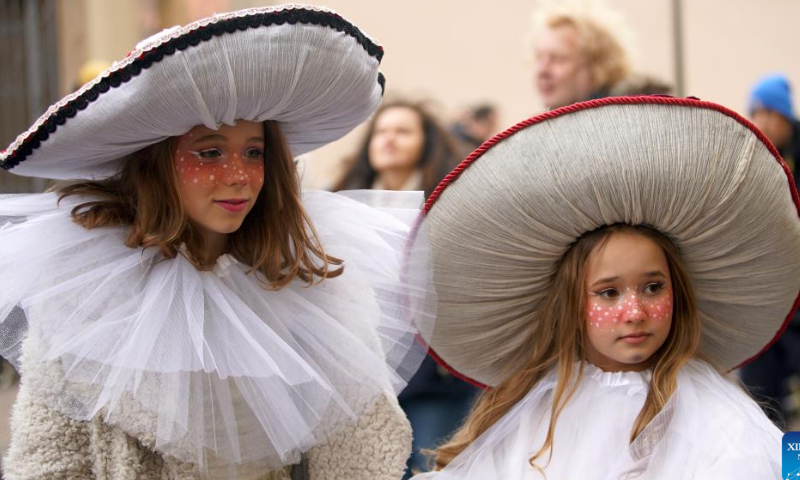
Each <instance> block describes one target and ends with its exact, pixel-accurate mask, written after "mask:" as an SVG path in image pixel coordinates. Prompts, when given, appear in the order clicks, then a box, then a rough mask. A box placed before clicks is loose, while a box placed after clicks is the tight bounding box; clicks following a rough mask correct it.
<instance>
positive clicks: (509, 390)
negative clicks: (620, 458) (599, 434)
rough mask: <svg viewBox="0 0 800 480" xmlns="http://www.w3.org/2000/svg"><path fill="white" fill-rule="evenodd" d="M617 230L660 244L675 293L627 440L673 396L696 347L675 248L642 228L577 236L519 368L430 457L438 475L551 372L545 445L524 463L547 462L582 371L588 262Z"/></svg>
mask: <svg viewBox="0 0 800 480" xmlns="http://www.w3.org/2000/svg"><path fill="white" fill-rule="evenodd" d="M620 232H632V233H636V234H639V235H642V236H644V237H646V238H648V239H650V240H651V241H653V242H655V243H656V244H657V245H658V246H659V247H661V249H662V250H663V252H664V255H665V256H666V259H667V263H668V265H669V271H670V276H671V279H672V289H673V295H674V309H673V314H672V315H673V316H672V328H671V329H670V332H669V335H668V337H667V339H666V341H665V342H664V345H662V346H661V348H660V349H659V350H658V351H657V352H656V353H655V354H653V356H652V357H651V359H650V364H651V367H652V369H653V375H652V379H651V381H650V388H649V391H648V394H647V399H646V400H645V403H644V406H643V407H642V410H641V411H640V412H639V415H638V416H637V418H636V421H635V422H634V425H633V429H632V430H631V435H630V441H631V442H633V440H634V439H635V438H636V437H637V436H638V435H639V434H640V433H641V432H642V430H644V428H645V427H646V426H647V425H648V423H650V421H651V420H652V419H653V418H654V417H655V416H656V415H657V414H658V413H659V412H660V411H661V409H662V408H663V407H664V405H666V403H667V400H669V398H670V396H671V395H672V393H673V392H674V391H675V387H676V384H677V376H678V373H679V372H680V370H681V368H682V367H683V365H684V364H686V362H688V361H689V360H690V359H691V358H693V357H695V356H696V355H697V350H698V347H699V345H700V334H701V325H700V319H699V316H698V314H697V307H696V305H695V297H694V290H693V288H692V285H691V282H690V279H689V275H688V273H687V271H686V267H685V266H684V262H683V260H682V258H681V255H680V252H679V251H678V248H677V247H676V246H675V244H674V243H673V242H672V241H671V240H670V239H669V238H667V237H666V236H665V235H663V234H662V233H660V232H658V231H656V230H654V229H652V228H649V227H646V226H630V225H613V226H610V227H603V228H601V229H598V230H595V231H592V232H590V233H587V234H585V235H583V236H582V237H581V238H579V239H578V240H577V241H576V242H575V243H574V244H573V245H572V246H571V247H570V249H569V250H568V251H567V253H566V254H564V256H563V257H562V259H561V262H560V263H559V265H558V266H557V267H556V271H555V272H554V273H553V275H552V277H551V279H550V282H549V290H548V295H547V298H546V300H545V302H544V304H543V306H542V308H541V310H540V311H539V312H538V313H537V319H536V321H534V322H532V323H531V325H530V331H529V333H528V341H527V342H526V344H525V345H526V347H527V348H525V349H520V351H519V353H518V355H519V357H520V358H519V360H520V361H521V362H520V363H516V362H510V363H512V364H517V365H519V364H521V363H523V364H524V365H526V366H525V367H523V368H521V369H520V370H518V371H516V372H512V373H511V374H510V376H508V377H507V378H506V380H504V381H503V382H502V383H501V384H500V385H498V386H497V387H495V388H492V389H490V390H487V391H485V392H484V393H483V394H482V395H481V397H480V398H479V399H478V401H477V403H476V404H475V406H474V407H473V409H472V411H471V412H470V414H469V416H468V417H467V419H466V421H465V423H464V425H463V426H462V427H461V428H460V429H459V430H458V431H457V432H456V433H455V434H454V435H453V437H452V438H451V439H450V441H449V442H448V443H446V444H445V445H442V446H441V447H439V448H438V449H436V450H435V451H434V452H433V453H434V455H435V466H436V469H437V470H438V469H442V468H444V467H445V466H446V465H447V464H448V463H450V462H451V461H452V460H453V458H455V457H456V456H457V455H458V454H459V453H461V452H462V451H463V450H464V449H465V448H467V446H469V445H470V444H471V443H472V442H474V441H475V440H476V439H477V438H478V437H479V436H480V435H481V434H483V433H484V432H485V431H486V430H487V429H489V427H491V426H492V425H494V424H495V423H496V422H497V421H498V420H500V418H502V417H503V415H505V414H506V413H507V412H508V411H509V410H510V409H511V408H512V407H513V406H514V405H515V404H516V403H517V402H519V401H520V400H522V398H523V397H525V395H526V394H527V393H528V392H529V391H530V390H531V389H533V388H534V387H535V386H536V385H537V384H538V383H539V382H540V381H541V380H542V379H543V378H544V377H545V376H546V375H547V374H548V373H549V372H550V371H551V370H553V369H555V370H556V372H557V378H558V380H557V383H556V386H555V390H554V393H553V406H552V409H551V411H550V426H549V428H548V431H547V436H546V438H545V442H544V445H542V446H541V448H539V450H538V451H537V452H536V453H535V454H534V455H533V456H532V457H531V458H530V459H529V461H530V463H531V465H532V466H533V467H534V468H537V469H540V468H541V467H540V466H539V465H538V463H537V462H538V461H539V460H540V459H541V458H542V457H543V455H544V454H545V453H546V452H547V451H548V450H550V455H549V456H548V461H549V458H550V457H552V453H553V452H552V446H553V434H554V431H555V426H556V421H557V420H558V417H559V415H560V413H561V411H562V410H563V409H564V406H565V405H566V404H567V402H569V399H570V397H571V396H572V394H573V393H574V392H575V390H576V388H577V383H575V382H573V383H572V384H570V379H571V378H578V379H580V376H581V374H582V364H580V365H581V366H580V367H578V372H577V376H573V375H574V374H575V373H576V372H574V371H573V370H574V365H575V361H576V360H578V359H581V360H585V359H586V342H587V341H588V340H587V336H586V322H585V320H584V319H585V310H586V298H587V292H586V286H585V279H586V269H587V265H588V261H589V257H590V255H591V254H592V253H593V252H595V251H597V250H598V249H600V248H602V247H603V245H605V243H606V242H607V241H608V239H609V238H610V237H611V235H613V234H615V233H620ZM515 360H516V359H515Z"/></svg>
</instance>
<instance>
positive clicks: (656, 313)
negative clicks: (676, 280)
mask: <svg viewBox="0 0 800 480" xmlns="http://www.w3.org/2000/svg"><path fill="white" fill-rule="evenodd" d="M644 308H645V313H647V318H648V319H650V320H656V321H660V320H667V319H670V318H672V309H673V303H672V293H671V292H670V294H669V295H668V296H665V297H664V298H661V299H658V300H655V301H652V302H649V303H647V304H646V305H645V307H644Z"/></svg>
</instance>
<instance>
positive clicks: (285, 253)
mask: <svg viewBox="0 0 800 480" xmlns="http://www.w3.org/2000/svg"><path fill="white" fill-rule="evenodd" d="M263 125H264V143H265V152H267V154H266V157H267V158H266V160H265V164H264V186H263V187H262V189H261V191H260V192H259V194H258V198H257V200H256V203H255V205H254V206H253V209H252V210H251V211H250V213H248V215H247V216H246V217H245V219H244V222H243V223H242V226H241V227H240V228H239V229H238V230H237V231H236V232H234V233H231V234H230V236H229V247H230V253H231V254H232V255H233V256H234V257H235V258H236V259H237V260H239V261H240V262H242V263H244V264H246V265H249V266H250V267H251V272H259V274H260V275H258V277H259V280H260V281H261V282H262V283H263V284H264V285H265V287H268V288H273V289H279V288H281V287H283V286H285V285H287V284H289V283H290V282H292V281H293V280H294V279H295V278H299V279H301V280H303V281H304V282H306V283H309V284H311V283H313V282H314V281H315V277H317V278H318V279H323V278H329V277H336V276H338V275H340V274H341V273H342V268H343V267H338V268H334V269H332V268H331V266H338V265H341V264H342V261H341V260H339V259H337V258H335V257H331V256H328V255H326V254H325V250H324V249H323V247H322V244H321V243H320V241H319V238H318V236H317V234H316V231H315V230H314V226H313V225H312V223H311V220H310V218H309V217H308V215H307V214H306V212H305V210H304V209H303V205H302V202H301V198H300V195H301V194H300V180H299V178H298V175H297V170H296V168H295V163H294V159H293V158H292V155H291V151H290V150H289V146H288V144H287V143H286V140H285V138H284V136H283V134H282V133H281V130H280V127H279V126H278V124H277V123H276V122H273V121H266V122H264V123H263ZM175 148H176V139H175V138H174V137H172V138H168V139H166V140H164V141H162V142H159V143H156V144H154V145H151V146H148V147H145V148H144V149H142V150H139V151H137V152H135V153H133V154H131V155H129V156H128V158H126V159H124V161H123V165H122V168H121V170H120V171H119V173H118V174H117V175H115V176H114V177H112V178H109V179H107V180H101V181H77V182H69V183H65V184H61V185H58V186H56V187H55V190H56V191H57V192H58V193H59V194H60V199H64V198H66V197H70V196H81V197H87V201H85V202H83V203H81V204H80V205H78V206H76V207H75V208H73V210H72V217H73V219H74V220H75V222H77V223H78V224H80V225H82V226H83V227H85V228H87V229H92V228H101V227H113V226H125V225H127V226H129V228H128V234H127V237H126V239H125V245H127V246H128V247H131V248H137V247H145V248H148V247H154V248H157V249H159V251H160V252H161V253H162V254H163V255H164V256H165V257H167V258H174V257H175V256H176V255H178V253H179V252H180V247H181V245H182V244H185V245H186V248H187V250H188V253H189V255H187V258H188V259H189V261H191V262H192V263H193V264H194V265H195V267H197V268H198V269H201V270H209V269H211V268H213V267H214V262H215V260H216V259H211V260H209V259H207V258H206V256H205V255H204V254H203V252H204V251H206V246H205V245H204V242H203V237H202V235H200V232H199V230H198V229H197V228H196V227H195V226H194V225H193V224H192V222H191V221H190V220H189V218H188V217H187V215H186V213H185V212H184V210H183V208H182V206H181V200H180V196H179V194H178V187H177V177H176V172H175V167H174V164H173V161H172V156H173V153H174V152H175Z"/></svg>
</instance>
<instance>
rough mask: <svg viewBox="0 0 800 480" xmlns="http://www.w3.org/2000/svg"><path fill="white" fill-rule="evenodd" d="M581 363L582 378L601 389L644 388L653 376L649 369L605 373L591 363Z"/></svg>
mask: <svg viewBox="0 0 800 480" xmlns="http://www.w3.org/2000/svg"><path fill="white" fill-rule="evenodd" d="M582 363H583V376H584V378H587V379H591V380H593V381H595V382H597V384H599V385H600V386H601V387H621V386H644V387H646V386H647V385H649V383H650V379H651V378H652V376H653V372H652V370H650V369H649V368H648V369H646V370H643V371H641V372H606V371H604V370H602V369H600V368H599V367H597V366H596V365H594V364H592V363H589V362H582Z"/></svg>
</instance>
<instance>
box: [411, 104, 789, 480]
mask: <svg viewBox="0 0 800 480" xmlns="http://www.w3.org/2000/svg"><path fill="white" fill-rule="evenodd" d="M425 210H426V212H427V213H426V216H425V220H424V223H423V224H424V225H425V226H426V227H427V228H428V232H429V235H430V240H431V245H432V253H431V257H432V261H433V266H434V285H435V286H436V289H437V296H438V310H437V324H436V326H435V327H434V329H433V331H432V334H431V335H430V336H428V337H425V339H426V340H427V342H428V343H429V345H430V347H431V349H432V351H433V352H435V355H436V356H438V358H439V359H440V360H441V362H442V363H443V364H444V365H447V366H448V368H451V369H452V370H453V371H454V372H457V373H458V374H459V375H461V376H462V377H463V378H466V379H469V380H471V381H473V382H475V383H477V384H480V385H482V386H484V387H485V388H486V391H485V392H484V393H483V395H482V397H481V398H480V400H479V401H478V403H477V404H476V406H475V407H474V408H473V411H472V412H471V414H470V416H469V417H468V419H467V420H466V422H465V424H464V425H463V427H462V428H461V430H460V431H458V432H457V433H456V434H455V435H454V436H453V437H452V439H451V440H450V441H449V443H447V444H445V445H443V446H441V447H440V448H439V449H438V450H436V452H435V460H436V470H437V471H436V472H433V473H426V474H422V475H421V476H419V477H418V478H420V479H422V478H424V479H426V480H427V479H429V478H433V479H435V480H451V479H475V480H477V479H480V480H493V479H497V480H499V479H503V480H522V479H524V480H533V479H542V478H547V479H551V480H557V479H571V478H594V479H630V478H643V479H644V478H646V479H677V478H680V479H693V478H697V479H701V478H702V479H709V478H711V479H715V478H720V479H723V478H724V479H730V478H741V479H745V478H748V479H749V478H783V477H780V475H781V471H780V459H781V435H782V434H781V432H780V431H779V430H778V428H776V427H775V426H774V425H773V424H772V423H770V422H769V420H768V419H767V418H766V416H765V415H764V414H763V413H762V411H761V409H760V408H759V407H758V405H757V404H756V403H755V402H754V401H753V400H752V399H751V398H750V397H749V396H748V394H747V393H746V392H745V391H744V390H743V389H742V388H741V387H740V386H738V385H736V384H735V383H733V382H731V381H730V380H728V379H727V378H726V377H724V376H723V374H724V373H725V372H727V371H729V370H731V369H734V368H736V367H738V366H740V365H742V364H743V363H746V362H747V361H749V360H750V359H752V358H754V357H755V356H757V355H758V354H759V352H761V351H763V350H764V349H765V348H766V347H767V346H768V345H769V344H770V343H771V342H773V341H774V340H775V338H777V337H778V335H780V333H781V331H782V329H783V328H784V327H785V325H786V319H787V318H788V317H789V316H790V315H791V313H792V312H793V311H794V309H795V308H796V302H797V297H798V291H800V250H798V248H797V245H798V244H800V217H799V216H798V198H797V193H796V191H795V189H794V186H793V183H792V178H791V175H790V174H789V172H788V171H787V169H786V166H785V164H784V163H783V162H782V161H781V159H780V157H779V156H778V154H777V153H776V151H775V149H774V147H773V146H772V145H771V144H770V143H769V141H768V140H766V139H765V137H764V136H763V135H762V134H761V133H760V132H759V131H758V130H757V129H755V127H753V125H752V124H751V123H749V122H748V121H747V120H745V119H743V118H742V117H740V116H739V115H737V114H735V113H733V112H731V111H730V110H727V109H725V108H724V107H720V106H718V105H715V104H712V103H708V102H702V101H698V100H692V99H675V98H662V97H627V98H626V97H623V98H610V99H603V100H596V101H591V102H586V103H581V104H576V105H572V106H569V107H564V108H561V109H558V110H555V111H553V112H548V113H546V114H543V115H541V116H539V117H535V118H532V119H530V120H528V121H525V122H523V123H520V124H518V125H516V126H514V127H512V128H511V129H509V130H507V131H506V132H504V133H502V134H500V135H498V136H497V137H495V138H494V139H492V140H490V141H489V142H487V143H486V144H484V145H483V146H482V147H481V148H480V149H478V150H477V151H475V152H474V153H473V154H472V155H470V156H469V157H468V158H467V159H466V160H465V161H464V162H463V163H462V164H461V165H460V166H459V167H458V168H457V169H456V170H455V171H454V172H453V173H451V174H450V176H448V177H447V178H446V179H445V180H444V181H443V182H442V184H440V186H439V187H438V188H437V190H436V191H435V192H434V194H433V195H432V196H431V197H430V198H429V200H428V203H427V204H426V208H425ZM425 335H426V333H424V332H423V336H425Z"/></svg>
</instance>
